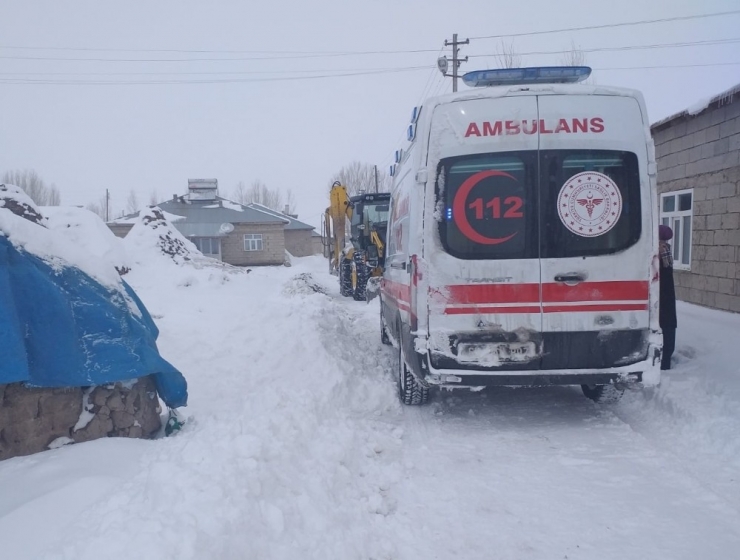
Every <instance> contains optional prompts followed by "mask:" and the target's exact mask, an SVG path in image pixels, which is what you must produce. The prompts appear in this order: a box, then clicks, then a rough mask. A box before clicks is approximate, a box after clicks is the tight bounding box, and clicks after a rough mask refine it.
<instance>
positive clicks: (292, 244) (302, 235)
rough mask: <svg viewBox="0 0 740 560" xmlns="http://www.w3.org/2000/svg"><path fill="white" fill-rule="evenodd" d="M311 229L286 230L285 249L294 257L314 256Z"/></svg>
mask: <svg viewBox="0 0 740 560" xmlns="http://www.w3.org/2000/svg"><path fill="white" fill-rule="evenodd" d="M312 233H313V232H312V230H310V229H286V230H285V248H286V249H287V251H288V252H289V253H290V254H291V255H293V256H294V257H308V256H310V255H313V254H314V246H313V241H312V240H311V234H312Z"/></svg>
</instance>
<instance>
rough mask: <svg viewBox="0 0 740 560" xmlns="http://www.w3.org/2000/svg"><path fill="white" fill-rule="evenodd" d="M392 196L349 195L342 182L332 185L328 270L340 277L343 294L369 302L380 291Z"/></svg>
mask: <svg viewBox="0 0 740 560" xmlns="http://www.w3.org/2000/svg"><path fill="white" fill-rule="evenodd" d="M390 197H391V195H390V194H389V193H375V194H360V195H357V196H353V197H350V196H349V195H348V194H347V188H346V187H345V186H344V185H342V184H341V183H340V182H339V181H336V182H334V184H333V185H332V187H331V191H330V192H329V207H328V208H327V209H326V212H325V213H324V219H323V222H324V224H323V226H324V227H323V229H324V231H323V236H322V237H323V239H324V254H325V255H326V256H327V257H328V258H329V272H331V273H332V274H336V275H337V276H338V277H339V293H340V294H341V295H343V296H347V297H350V296H351V297H352V298H354V299H355V300H357V301H369V300H370V299H372V297H373V295H374V294H375V293H376V291H377V290H376V288H377V286H375V282H377V280H379V279H380V277H381V275H382V274H383V264H384V263H385V236H386V229H387V227H388V205H389V204H390ZM348 230H349V241H350V242H349V243H347V233H348ZM371 279H376V280H371ZM369 282H370V283H372V287H371V289H370V290H368V283H369Z"/></svg>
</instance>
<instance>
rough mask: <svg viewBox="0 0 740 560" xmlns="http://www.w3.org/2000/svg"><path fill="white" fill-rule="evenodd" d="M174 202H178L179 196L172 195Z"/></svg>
mask: <svg viewBox="0 0 740 560" xmlns="http://www.w3.org/2000/svg"><path fill="white" fill-rule="evenodd" d="M172 202H177V195H176V194H173V195H172Z"/></svg>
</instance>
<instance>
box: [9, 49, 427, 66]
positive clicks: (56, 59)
mask: <svg viewBox="0 0 740 560" xmlns="http://www.w3.org/2000/svg"><path fill="white" fill-rule="evenodd" d="M430 52H436V49H416V50H406V51H356V52H337V53H327V54H295V55H275V56H247V57H228V58H223V57H208V58H204V57H200V58H90V57H86V58H83V57H62V56H13V55H0V59H2V60H39V61H47V62H49V61H51V62H167V63H169V62H243V61H247V60H303V59H309V58H338V57H343V56H364V55H381V54H415V53H430Z"/></svg>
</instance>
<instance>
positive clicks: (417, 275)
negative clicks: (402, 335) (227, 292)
mask: <svg viewBox="0 0 740 560" xmlns="http://www.w3.org/2000/svg"><path fill="white" fill-rule="evenodd" d="M409 273H410V274H411V294H410V296H409V300H410V301H409V306H410V307H411V330H412V331H415V330H416V329H417V328H418V325H419V315H418V312H417V307H418V300H419V298H418V292H419V280H421V271H420V270H419V261H418V259H417V256H416V255H411V260H410V261H409Z"/></svg>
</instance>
